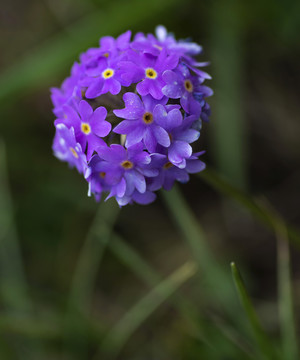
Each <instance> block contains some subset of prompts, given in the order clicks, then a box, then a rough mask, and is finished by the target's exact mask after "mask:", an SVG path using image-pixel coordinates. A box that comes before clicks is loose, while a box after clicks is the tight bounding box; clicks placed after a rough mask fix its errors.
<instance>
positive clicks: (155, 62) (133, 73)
mask: <svg viewBox="0 0 300 360" xmlns="http://www.w3.org/2000/svg"><path fill="white" fill-rule="evenodd" d="M128 55H129V56H128V60H127V61H121V62H120V66H121V69H122V70H123V73H122V79H123V80H124V81H127V82H139V81H140V82H139V83H138V84H137V86H136V90H137V92H138V93H139V94H140V95H142V96H145V95H148V94H150V95H151V96H153V98H154V99H157V100H160V99H162V98H163V96H164V95H163V93H162V87H163V86H164V84H165V83H164V81H163V78H162V74H163V72H164V71H166V70H172V69H174V68H175V67H176V66H177V64H178V60H179V57H178V56H177V55H176V54H172V55H167V51H166V50H164V49H163V50H162V51H161V52H160V54H159V55H158V57H156V56H154V55H152V54H148V53H144V54H141V55H137V53H136V52H135V51H131V52H129V54H128ZM141 80H142V81H141Z"/></svg>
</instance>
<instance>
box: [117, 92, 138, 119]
mask: <svg viewBox="0 0 300 360" xmlns="http://www.w3.org/2000/svg"><path fill="white" fill-rule="evenodd" d="M123 100H124V102H125V108H124V109H120V110H114V111H113V113H114V114H115V115H116V116H118V117H120V118H123V119H127V120H135V119H138V118H140V117H141V116H142V115H143V112H144V106H143V103H142V100H141V99H140V97H139V96H138V95H136V94H134V93H131V92H128V93H125V94H124V96H123Z"/></svg>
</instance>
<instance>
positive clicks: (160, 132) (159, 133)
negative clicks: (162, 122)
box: [152, 125, 171, 147]
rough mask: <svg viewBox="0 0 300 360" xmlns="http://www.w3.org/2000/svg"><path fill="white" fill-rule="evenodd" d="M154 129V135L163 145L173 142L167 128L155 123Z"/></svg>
mask: <svg viewBox="0 0 300 360" xmlns="http://www.w3.org/2000/svg"><path fill="white" fill-rule="evenodd" d="M152 131H153V133H154V136H155V137H156V140H157V142H158V143H159V144H160V145H162V146H164V147H169V146H170V144H171V142H170V137H169V134H168V133H167V132H166V130H165V129H163V128H162V127H160V126H157V125H154V126H152Z"/></svg>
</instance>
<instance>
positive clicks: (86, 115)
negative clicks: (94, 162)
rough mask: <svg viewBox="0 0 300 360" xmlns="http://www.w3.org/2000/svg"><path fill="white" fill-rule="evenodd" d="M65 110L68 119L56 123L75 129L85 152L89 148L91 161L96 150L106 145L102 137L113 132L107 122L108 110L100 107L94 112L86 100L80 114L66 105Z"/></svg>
mask: <svg viewBox="0 0 300 360" xmlns="http://www.w3.org/2000/svg"><path fill="white" fill-rule="evenodd" d="M63 109H64V113H65V116H66V117H65V118H64V119H58V120H57V121H56V122H55V123H56V124H57V123H61V122H63V123H65V124H66V125H67V126H68V127H70V126H72V127H74V130H75V135H76V140H77V141H78V142H79V143H80V145H81V147H82V149H83V150H85V149H86V148H87V159H88V160H89V159H90V157H91V156H92V154H93V152H94V150H96V148H97V147H98V146H100V145H103V144H105V143H104V141H103V140H102V139H100V137H105V136H106V135H108V134H109V132H110V130H111V124H110V123H109V122H108V121H105V118H106V115H107V111H106V109H105V108H104V107H103V106H100V107H98V108H97V109H96V110H95V111H93V108H92V107H91V106H90V105H89V104H88V103H87V102H86V101H84V100H82V101H80V103H79V105H78V112H77V111H75V110H74V109H73V108H72V107H71V106H68V105H65V106H64V108H63Z"/></svg>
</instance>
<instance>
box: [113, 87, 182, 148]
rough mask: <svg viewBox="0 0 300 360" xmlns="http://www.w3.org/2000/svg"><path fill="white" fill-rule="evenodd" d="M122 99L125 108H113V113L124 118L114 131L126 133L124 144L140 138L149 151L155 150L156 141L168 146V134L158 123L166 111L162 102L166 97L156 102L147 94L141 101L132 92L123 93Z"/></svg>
mask: <svg viewBox="0 0 300 360" xmlns="http://www.w3.org/2000/svg"><path fill="white" fill-rule="evenodd" d="M123 99H124V102H125V109H121V110H114V114H115V115H116V116H118V117H121V118H123V119H126V120H124V121H122V122H121V123H120V124H119V125H117V126H116V127H115V128H114V132H115V133H117V134H126V135H127V137H126V146H131V145H134V144H136V143H138V142H140V141H142V140H143V141H144V144H145V146H146V148H147V150H148V151H149V152H154V151H155V149H156V145H157V143H158V144H160V145H162V146H165V147H168V146H170V138H169V135H168V133H167V132H166V130H165V129H164V128H163V127H161V126H160V124H159V119H160V118H161V117H163V116H164V113H166V110H165V108H164V106H163V105H162V104H165V103H166V100H167V99H162V101H160V102H158V101H157V100H155V99H153V98H152V97H151V96H149V95H147V96H144V97H143V101H142V100H141V99H140V97H139V96H138V95H136V94H134V93H126V94H124V96H123ZM178 111H179V110H178ZM179 113H180V112H179Z"/></svg>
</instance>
